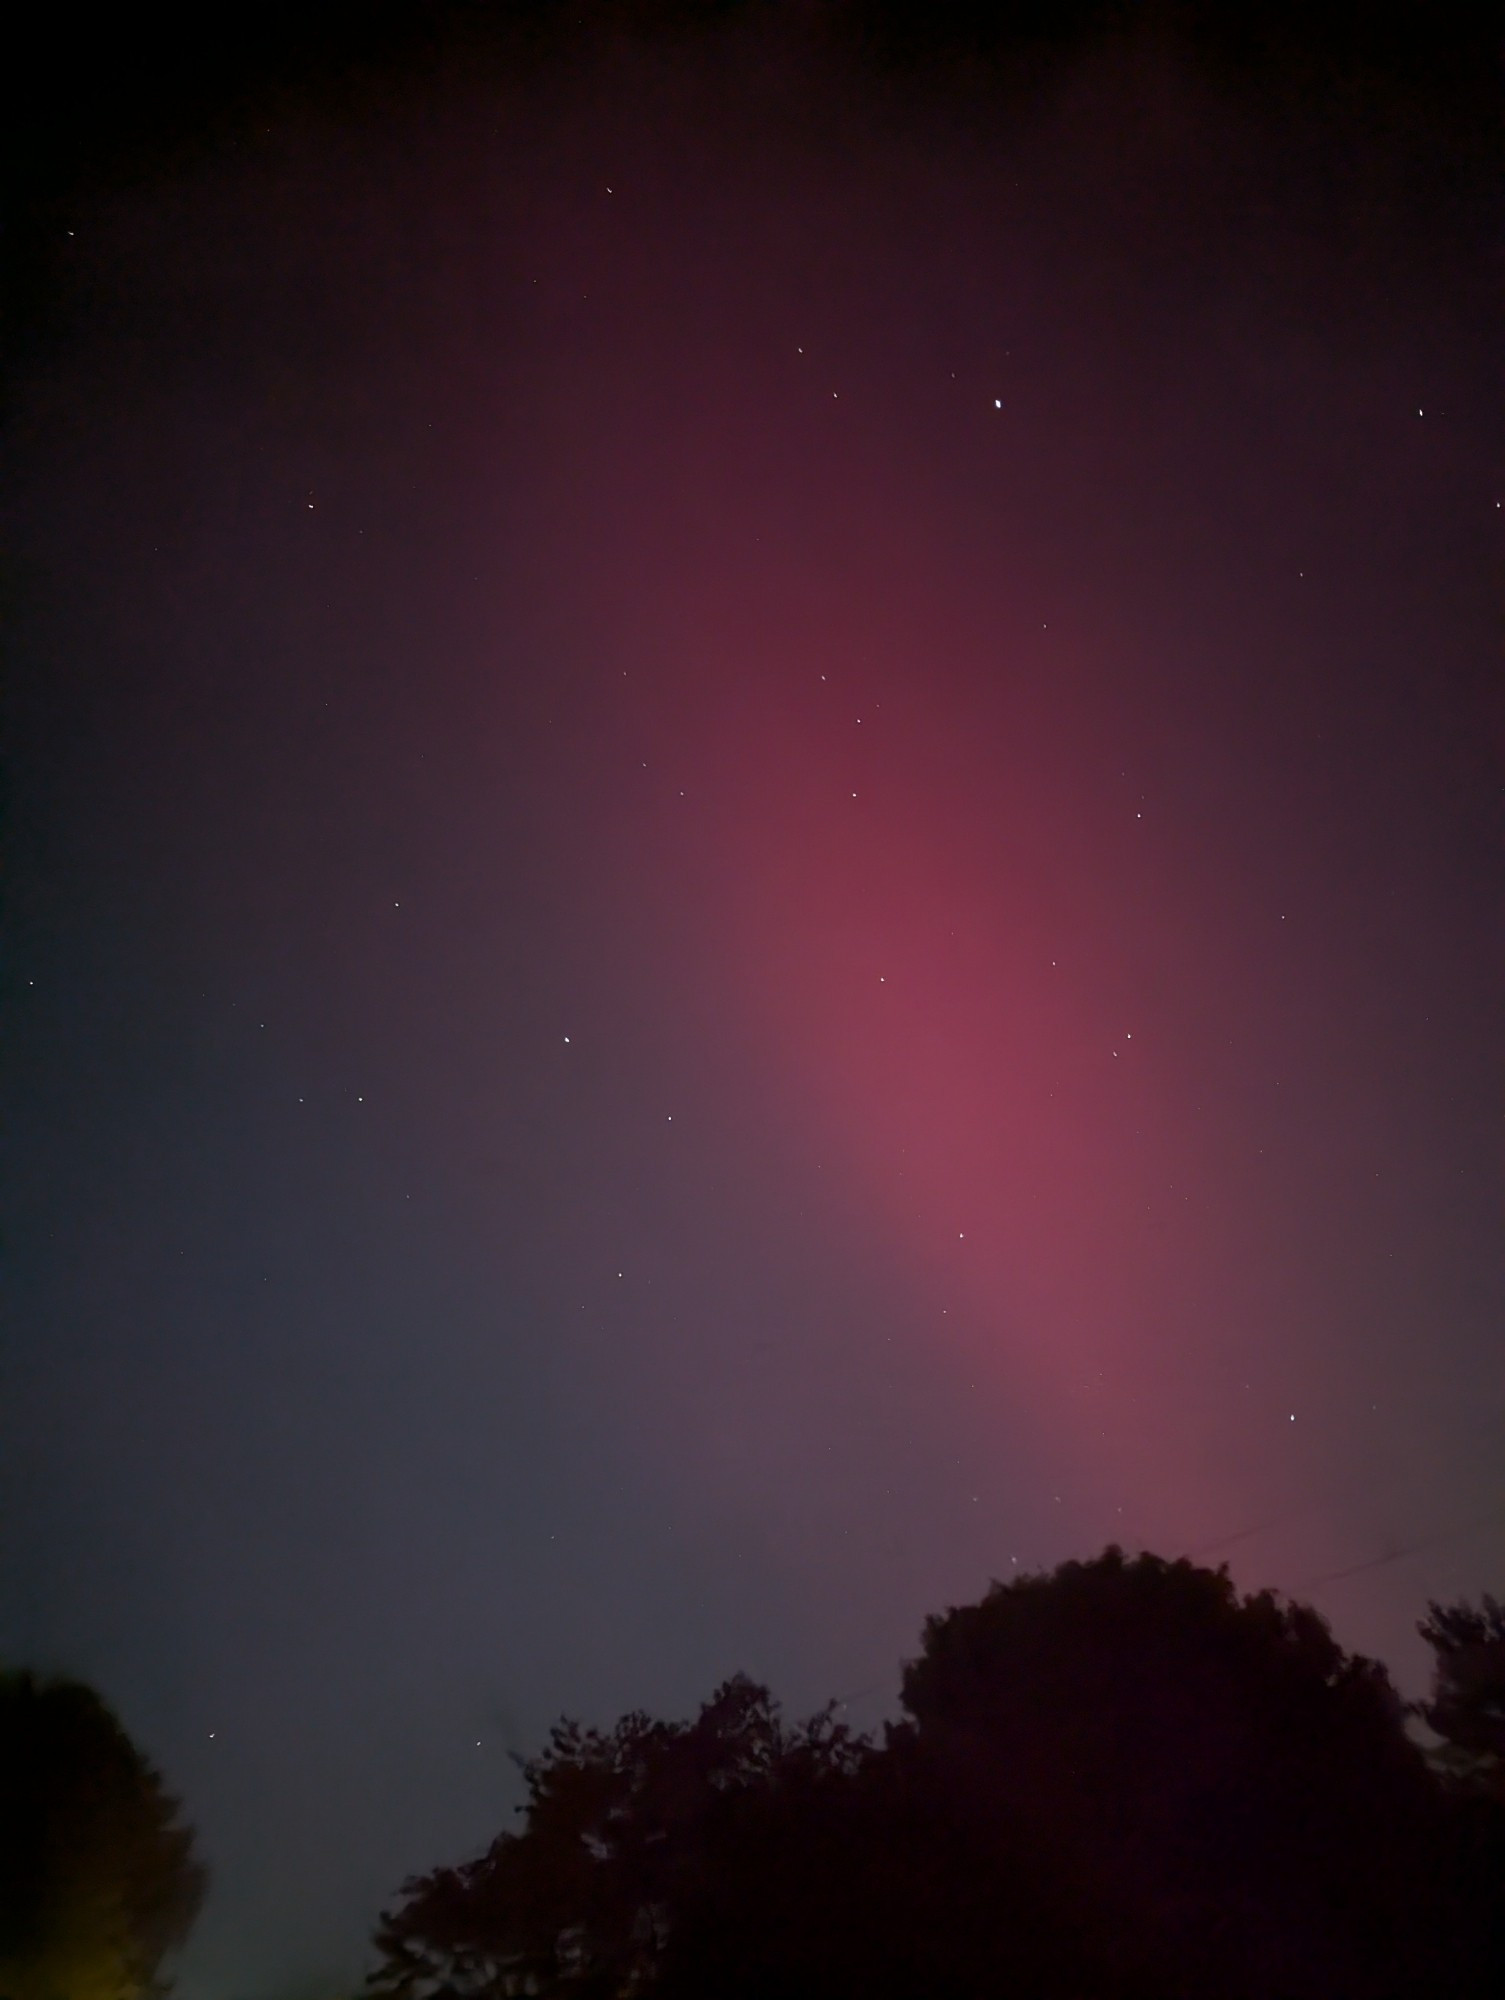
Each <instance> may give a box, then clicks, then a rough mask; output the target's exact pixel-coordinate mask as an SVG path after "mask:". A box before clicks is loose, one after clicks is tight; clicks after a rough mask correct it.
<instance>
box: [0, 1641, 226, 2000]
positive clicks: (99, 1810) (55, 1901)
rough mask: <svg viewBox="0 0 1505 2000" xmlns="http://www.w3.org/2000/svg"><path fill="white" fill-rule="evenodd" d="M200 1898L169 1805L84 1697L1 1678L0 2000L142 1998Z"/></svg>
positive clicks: (187, 1848)
mask: <svg viewBox="0 0 1505 2000" xmlns="http://www.w3.org/2000/svg"><path fill="white" fill-rule="evenodd" d="M203 1893H204V1875H203V1871H202V1869H201V1868H200V1867H199V1866H198V1864H197V1862H196V1861H195V1860H194V1857H193V1836H192V1834H191V1832H190V1831H189V1829H188V1828H187V1827H186V1826H184V1825H183V1824H182V1823H181V1822H180V1820H179V1818H178V1805H177V1801H176V1800H175V1799H173V1798H171V1797H170V1796H169V1795H168V1793H167V1792H166V1791H165V1790H164V1788H163V1785H162V1781H161V1779H160V1778H159V1776H158V1775H157V1773H156V1772H155V1771H154V1770H153V1769H152V1767H151V1765H150V1764H149V1763H148V1762H147V1761H146V1759H145V1758H144V1757H143V1756H142V1755H141V1752H140V1751H139V1750H138V1749H137V1748H136V1746H135V1745H134V1744H133V1743H132V1741H131V1739H130V1738H129V1736H127V1734H126V1733H125V1731H124V1729H122V1727H121V1726H120V1724H119V1722H118V1721H117V1720H116V1719H115V1717H114V1716H113V1715H112V1714H111V1712H110V1710H109V1709H108V1708H107V1707H106V1706H105V1704H104V1702H103V1701H101V1699H100V1698H99V1696H98V1695H97V1694H95V1693H94V1691H93V1690H92V1689H91V1688H88V1687H84V1686H82V1685H81V1684H79V1683H78V1682H76V1681H67V1680H39V1679H37V1678H35V1677H34V1676H33V1675H31V1674H27V1673H14V1672H12V1673H0V2000H141V1996H146V1995H151V1994H155V1993H159V1992H161V1991H163V1990H164V1989H163V1986H162V1984H161V1982H160V1977H159V1975H160V1970H161V1966H162V1961H163V1959H164V1958H165V1957H166V1955H167V1954H168V1952H170V1951H171V1950H173V1949H174V1948H175V1947H176V1946H178V1945H180V1944H181V1943H182V1942H183V1940H184V1938H185V1937H186V1936H187V1934H188V1932H189V1929H190V1928H191V1926H192V1924H193V1920H194V1918H195V1916H196V1915H197V1913H198V1909H199V1904H200V1902H201V1901H202V1898H203Z"/></svg>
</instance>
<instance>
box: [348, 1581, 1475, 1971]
mask: <svg viewBox="0 0 1505 2000" xmlns="http://www.w3.org/2000/svg"><path fill="white" fill-rule="evenodd" d="M901 1705H902V1710H903V1715H902V1719H901V1720H899V1721H898V1722H896V1723H894V1724H891V1725H890V1726H889V1727H888V1728H887V1729H886V1730H885V1732H884V1734H883V1737H882V1740H881V1741H879V1742H872V1741H869V1740H867V1739H859V1738H854V1737H853V1736H851V1735H850V1734H848V1732H847V1731H846V1730H845V1729H844V1728H842V1727H841V1726H840V1725H839V1724H838V1723H837V1722H836V1721H835V1720H834V1718H833V1715H832V1714H831V1712H829V1711H828V1712H826V1713H825V1714H823V1715H821V1716H818V1717H817V1718H815V1720H814V1721H813V1722H810V1723H807V1724H805V1725H803V1726H802V1727H800V1728H793V1729H792V1728H787V1727H786V1726H785V1725H784V1724H783V1723H782V1721H781V1720H780V1718H779V1714H778V1710H777V1708H776V1706H775V1705H774V1703H773V1702H772V1700H771V1698H770V1697H769V1695H768V1693H767V1691H766V1690H765V1689H763V1688H760V1687H755V1686H754V1685H753V1684H752V1683H750V1682H747V1681H743V1680H737V1681H733V1682H730V1683H728V1684H727V1686H726V1687H724V1688H722V1689H721V1690H720V1691H719V1692H718V1693H717V1694H716V1696H715V1697H714V1698H713V1699H712V1700H711V1702H709V1703H708V1704H707V1705H706V1707H705V1708H704V1709H703V1710H702V1711H701V1714H700V1716H699V1717H698V1718H697V1719H696V1720H695V1721H694V1722H693V1723H689V1724H668V1723H661V1722H654V1721H652V1720H650V1719H649V1718H648V1717H646V1716H643V1715H634V1716H629V1717H627V1718H626V1719H625V1720H624V1721H623V1722H621V1723H619V1724H618V1725H617V1728H616V1729H615V1730H614V1731H612V1732H610V1733H609V1734H602V1733H600V1732H596V1731H590V1730H583V1729H581V1728H579V1727H578V1726H577V1725H575V1724H572V1723H563V1724H561V1725H560V1726H559V1727H558V1728H557V1729H556V1730H555V1732H554V1735H553V1737H552V1738H551V1741H550V1744H549V1748H548V1749H547V1751H546V1752H545V1753H544V1755H543V1756H542V1757H541V1758H539V1759H538V1760H537V1761H536V1762H535V1763H533V1764H531V1765H529V1766H528V1767H527V1770H526V1777H527V1792H528V1795H527V1800H526V1804H525V1807H524V1808H523V1811H524V1821H523V1825H522V1828H521V1830H520V1831H517V1832H512V1833H505V1834H503V1835H502V1836H501V1837H500V1838H499V1839H498V1840H497V1841H495V1842H494V1843H493V1845H492V1847H491V1848H490V1849H489V1851H488V1852H487V1853H486V1854H485V1855H484V1856H483V1857H482V1858H481V1859H480V1860H479V1861H476V1862H473V1863H470V1864H468V1865H466V1866H462V1867H459V1868H449V1869H439V1870H437V1871H436V1872H435V1873H433V1874H431V1875H427V1876H423V1877H421V1878H419V1879H417V1880H414V1881H411V1882H409V1883H408V1884H407V1885H406V1886H405V1889H404V1891H403V1896H402V1899H401V1901H400V1902H399V1904H398V1905H397V1907H396V1908H395V1909H393V1910H392V1911H389V1912H388V1913H387V1914H386V1915H385V1916H384V1917H383V1919H382V1921H381V1925H380V1928H379V1930H378V1933H377V1940H376V1943H377V1949H378V1953H379V1963H378V1967H377V1970H376V1971H375V1973H374V1974H373V1976H372V1984H373V1986H374V1987H375V1988H376V1989H377V1991H378V1992H379V1993H382V1994H389V1995H392V1996H394V2000H399V1996H400V2000H427V1996H429V1995H435V1996H438V1995H443V1996H446V2000H472V1996H474V2000H482V1996H486V2000H504V1996H508V1995H512V1994H522V1993H534V1994H539V1995H544V1996H551V1995H558V1996H563V1995H572V1996H581V2000H584V1997H585V1996H589V2000H608V1997H610V2000H617V1996H627V1995H647V1994H652V1995H654V1996H657V2000H817V1996H819V2000H846V1996H850V2000H858V1996H861V2000H984V1996H987V1997H988V2000H995V1996H1005V1995H1017V1996H1020V2000H1422V1996H1428V2000H1431V1997H1432V1996H1437V1995H1440V1994H1444V1993H1450V1994H1455V1995H1456V1994H1462V1993H1464V1992H1470V1993H1472V1992H1474V1991H1479V1992H1483V1991H1484V1990H1487V1989H1486V1987H1485V1986H1484V1985H1483V1984H1481V1983H1479V1980H1478V1979H1477V1978H1476V1976H1475V1975H1476V1973H1477V1970H1478V1954H1479V1953H1480V1951H1482V1950H1483V1949H1484V1944H1483V1942H1482V1940H1483V1939H1484V1937H1485V1931H1486V1930H1487V1926H1485V1925H1481V1924H1480V1922H1478V1921H1476V1910H1475V1902H1476V1901H1477V1896H1478V1895H1480V1894H1482V1893H1483V1889H1482V1887H1481V1884H1482V1882H1483V1875H1482V1874H1481V1873H1480V1869H1482V1868H1483V1866H1484V1862H1483V1860H1482V1859H1480V1857H1483V1856H1484V1855H1485V1848H1484V1847H1481V1846H1480V1845H1479V1844H1478V1843H1477V1841H1476V1842H1475V1844H1474V1847H1473V1848H1472V1849H1471V1850H1470V1851H1471V1853H1472V1854H1473V1855H1474V1857H1475V1860H1476V1861H1478V1863H1479V1865H1478V1867H1476V1868H1475V1869H1474V1874H1473V1875H1472V1876H1470V1878H1469V1882H1468V1884H1467V1885H1466V1886H1465V1887H1464V1888H1460V1886H1459V1885H1460V1881H1461V1880H1462V1877H1461V1876H1460V1875H1459V1864H1460V1859H1461V1856H1462V1850H1461V1849H1460V1846H1459V1843H1458V1839H1457V1837H1456V1829H1455V1826H1454V1823H1453V1821H1452V1820H1450V1818H1449V1808H1448V1803H1447V1799H1446V1795H1445V1793H1444V1791H1443V1789H1442V1787H1441V1786H1440V1785H1439V1783H1438V1781H1437V1778H1436V1776H1435V1774H1434V1772H1433V1771H1432V1769H1431V1768H1430V1766H1429V1765H1428V1763H1427V1760H1426V1759H1425V1758H1424V1757H1423V1755H1422V1754H1421V1752H1420V1750H1419V1748H1418V1747H1417V1746H1416V1745H1415V1744H1414V1743H1413V1742H1412V1740H1411V1739H1410V1737H1409V1736H1408V1734H1407V1731H1406V1713H1405V1708H1404V1704H1403V1703H1402V1702H1401V1701H1400V1699H1399V1698H1398V1696H1397V1695H1396V1693H1395V1691H1394V1689H1393V1688H1392V1687H1391V1685H1390V1682H1389V1679H1388V1677H1387V1676H1386V1674H1385V1671H1384V1669H1383V1668H1382V1667H1380V1666H1379V1665H1377V1664H1376V1663H1375V1662H1373V1661H1371V1660H1367V1659H1364V1658H1361V1657H1358V1656H1355V1655H1351V1654H1348V1653H1345V1652H1344V1650H1343V1649H1342V1648H1341V1647H1340V1646H1339V1645H1338V1644H1337V1643H1336V1641H1335V1640H1334V1639H1333V1637H1332V1635H1331V1633H1330V1632H1329V1630H1328V1628H1327V1626H1326V1625H1325V1624H1324V1622H1323V1621H1322V1619H1321V1618H1320V1617H1319V1616H1318V1615H1317V1613H1316V1612H1314V1611H1312V1610H1310V1609H1309V1608H1307V1607H1305V1606H1302V1605H1296V1604H1289V1603H1286V1602H1283V1601H1282V1600H1280V1599H1277V1598H1276V1597H1274V1596H1272V1595H1270V1594H1268V1593H1265V1594H1261V1595H1258V1596H1253V1597H1241V1596H1240V1595H1239V1594H1238V1593H1237V1591H1236V1590H1235V1589H1234V1587H1233V1585H1232V1583H1231V1582H1230V1580H1229V1578H1228V1576H1227V1574H1226V1572H1225V1571H1221V1570H1218V1571H1213V1570H1207V1569H1203V1568H1198V1567H1197V1566H1195V1565H1194V1564H1192V1563H1190V1562H1166V1561H1163V1560H1161V1559H1160V1558H1158V1557H1154V1556H1140V1557H1138V1558H1136V1559H1132V1560H1131V1559H1129V1558H1127V1557H1125V1556H1124V1555H1123V1554H1122V1553H1121V1552H1120V1551H1119V1550H1117V1549H1113V1548H1110V1549H1108V1550H1107V1551H1105V1553H1104V1554H1103V1555H1101V1556H1100V1557H1098V1558H1097V1559H1095V1560H1094V1561H1091V1562H1078V1563H1068V1564H1065V1565H1064V1566H1063V1567H1062V1568H1060V1569H1058V1570H1056V1571H1055V1572H1053V1573H1052V1574H1050V1575H1043V1576H1031V1577H1025V1578H1022V1579H1020V1580H1018V1581H1016V1582H1012V1583H1009V1584H1007V1585H1003V1584H999V1585H995V1586H994V1587H993V1589H992V1590H990V1591H989V1592H988V1594H987V1595H986V1596H985V1597H984V1598H983V1599H982V1600H981V1601H980V1602H979V1603H976V1604H971V1605H966V1606H962V1607H960V1608H958V1609H954V1610H951V1611H948V1612H946V1613H943V1614H941V1615H938V1616H936V1617H934V1618H932V1619H930V1620H929V1621H928V1623H927V1625H926V1627H925V1631H924V1636H923V1644H922V1648H921V1651H920V1654H919V1657H918V1658H917V1659H915V1660H913V1661H912V1662H910V1664H909V1665H908V1666H907V1667H906V1669H905V1671H904V1676H903V1683H902V1690H901ZM1466 1872H1467V1871H1465V1873H1466ZM1475 1878H1477V1879H1475ZM1470 1899H1474V1900H1470ZM1465 1904H1466V1905H1467V1907H1466V1908H1465Z"/></svg>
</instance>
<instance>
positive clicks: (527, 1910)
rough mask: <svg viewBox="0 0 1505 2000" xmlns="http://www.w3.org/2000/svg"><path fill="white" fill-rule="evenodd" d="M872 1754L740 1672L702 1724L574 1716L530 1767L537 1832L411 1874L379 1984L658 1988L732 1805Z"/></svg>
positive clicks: (390, 1921)
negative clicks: (797, 1714)
mask: <svg viewBox="0 0 1505 2000" xmlns="http://www.w3.org/2000/svg"><path fill="white" fill-rule="evenodd" d="M859 1756H860V1752H859V1750H858V1748H857V1746H856V1745H855V1744H854V1743H853V1741H852V1739H851V1737H850V1735H849V1733H848V1732H847V1731H846V1730H845V1729H844V1728H843V1726H842V1725H841V1724H839V1723H837V1722H835V1721H834V1720H833V1719H832V1717H831V1715H830V1714H829V1713H826V1714H824V1715H821V1716H818V1717H816V1718H815V1719H814V1720H813V1721H811V1722H809V1723H806V1724H805V1725H804V1726H803V1727H801V1728H795V1729H790V1728H787V1727H786V1726H785V1724H784V1723H783V1721H782V1720H781V1718H780V1715H779V1711H778V1708H777V1705H776V1704H775V1703H774V1701H773V1699H772V1697H771V1696H770V1695H769V1693H768V1691H767V1689H766V1688H762V1687H759V1686H757V1685H755V1684H754V1683H753V1682H752V1681H750V1680H747V1679H745V1678H743V1677H741V1676H738V1677H737V1678H735V1679H733V1680H731V1681H728V1682H727V1683H726V1684H725V1685H724V1686H723V1687H721V1688H720V1689H718V1690H717V1692H716V1693H715V1695H713V1696H712V1698H711V1700H710V1701H708V1702H707V1703H706V1704H705V1706H704V1707H703V1708H702V1709H701V1711H700V1714H699V1716H698V1717H697V1718H696V1720H695V1721H694V1722H692V1723H688V1724H684V1723H666V1722H655V1721H653V1720H652V1719H651V1718H649V1717H648V1716H646V1715H642V1714H633V1715H628V1716H625V1717H623V1719H622V1720H621V1721H620V1722H619V1723H618V1724H617V1726H616V1727H615V1729H613V1730H611V1731H610V1732H602V1731H599V1730H594V1729H582V1728H581V1727H580V1725H579V1724H578V1723H574V1722H568V1721H566V1722H561V1723H559V1724H558V1725H556V1727H555V1728H554V1730H553V1731H552V1733H551V1735H550V1738H549V1745H548V1748H547V1750H546V1751H545V1752H544V1753H543V1755H542V1756H541V1757H538V1758H536V1759H534V1760H533V1761H532V1762H531V1763H529V1764H527V1765H525V1766H524V1772H523V1775H524V1780H525V1783H526V1788H527V1798H526V1802H525V1805H524V1806H523V1808H522V1810H523V1812H524V1813H525V1816H526V1817H525V1826H524V1830H523V1831H522V1832H521V1833H520V1834H518V1833H504V1834H502V1835H501V1836H500V1837H499V1838H498V1839H497V1840H495V1841H493V1843H492V1845H491V1846H490V1848H489V1849H488V1850H487V1852H486V1853H485V1855H483V1856H482V1858H481V1859H480V1860H479V1861H475V1862H471V1863H469V1864H467V1865H465V1866H462V1867H459V1868H441V1869H438V1870H436V1871H435V1872H434V1873H432V1874H430V1875H425V1876H422V1877H418V1878H415V1879H414V1880H411V1881H409V1882H408V1883H406V1884H405V1885H404V1889H403V1897H404V1901H403V1903H402V1905H401V1907H400V1908H398V1909H397V1910H395V1911H389V1912H387V1913H386V1914H385V1915H384V1916H383V1917H382V1919H381V1922H380V1925H379V1927H378V1930H377V1937H376V1943H377V1949H378V1952H379V1954H380V1957H381V1963H380V1966H379V1969H378V1970H377V1972H376V1973H375V1974H374V1975H373V1978H372V1982H371V1983H372V1985H373V1986H374V1987H375V1988H376V1989H377V1990H378V1991H379V1992H381V1993H385V1994H390V1995H393V1996H394V2000H421V1996H425V1995H428V1994H437V1993H446V1994H454V1995H472V1994H474V1995H482V1994H485V1995H510V1994H523V1993H528V1994H535V1993H536V1994H549V1995H556V1994H557V1995H566V1994H568V1995H575V1996H581V2000H587V1996H589V2000H594V1996H597V1995H608V1994H626V1993H636V1992H644V1991H647V1990H648V1989H649V1988H650V1987H651V1986H652V1984H653V1982H654V1980H655V1978H656V1977H657V1975H658V1973H659V1972H660V1970H661V1966H662V1961H663V1956H664V1951H665V1947H666V1944H667V1941H668V1936H669V1932H670V1928H671V1926H672V1924H673V1922H674V1918H675V1916H676V1914H677V1913H678V1912H680V1911H681V1910H683V1909H684V1908H685V1907H686V1906H687V1905H688V1904H689V1902H690V1901H691V1900H693V1893H694V1884H695V1881H696V1878H697V1877H698V1876H699V1874H700V1873H701V1871H702V1867H703V1855H704V1852H705V1851H706V1849H707V1848H708V1846H709V1845H710V1844H712V1842H713V1826H714V1822H715V1821H716V1820H717V1819H718V1817H721V1816H724V1814H725V1811H726V1809H727V1807H728V1805H729V1804H730V1803H731V1802H733V1801H735V1800H736V1799H738V1798H739V1797H740V1796H742V1795H744V1794H747V1793H750V1792H753V1791H758V1790H766V1789H768V1788H770V1787H772V1786H773V1785H775V1784H776V1783H780V1782H790V1781H792V1780H793V1779H794V1778H795V1777H796V1776H798V1775H800V1774H804V1775H807V1776H808V1777H811V1778H814V1777H817V1776H820V1775H823V1774H824V1775H827V1776H834V1775H837V1774H841V1773H845V1772H847V1771H849V1770H850V1769H852V1768H854V1766H855V1763H856V1761H857V1760H858V1758H859Z"/></svg>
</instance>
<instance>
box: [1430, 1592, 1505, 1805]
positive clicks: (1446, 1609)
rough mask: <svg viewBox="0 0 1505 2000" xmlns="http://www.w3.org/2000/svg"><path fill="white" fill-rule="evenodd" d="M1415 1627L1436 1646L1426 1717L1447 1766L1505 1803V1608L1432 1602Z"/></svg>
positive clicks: (1491, 1603)
mask: <svg viewBox="0 0 1505 2000" xmlns="http://www.w3.org/2000/svg"><path fill="white" fill-rule="evenodd" d="M1416 1629H1417V1631H1418V1632H1419V1633H1420V1634H1421V1636H1422V1638H1423V1639H1425V1640H1426V1642H1427V1644H1428V1645H1429V1646H1430V1647H1431V1648H1432V1691H1431V1696H1430V1699H1429V1700H1427V1701H1425V1702H1423V1703H1422V1706H1421V1713H1422V1716H1423V1718H1424V1719H1425V1721H1426V1722H1427V1724H1428V1725H1429V1727H1430V1728H1432V1729H1434V1730H1435V1731H1436V1732H1437V1734H1438V1736H1439V1737H1440V1738H1441V1739H1442V1742H1443V1744H1444V1745H1445V1746H1446V1749H1445V1753H1444V1758H1443V1762H1444V1766H1445V1768H1446V1769H1447V1770H1448V1772H1449V1775H1450V1776H1452V1777H1453V1778H1454V1779H1455V1780H1457V1781H1458V1782H1460V1783H1462V1784H1463V1785H1465V1786H1468V1787H1470V1788H1473V1789H1477V1790H1479V1791H1482V1792H1487V1793H1490V1794H1492V1795H1493V1796H1494V1797H1495V1798H1496V1799H1498V1800H1499V1802H1500V1803H1501V1804H1502V1805H1505V1605H1502V1604H1499V1603H1497V1602H1496V1600H1495V1599H1494V1598H1492V1597H1485V1598H1483V1599H1481V1601H1480V1602H1479V1603H1478V1604H1477V1605H1475V1604H1469V1603H1467V1602H1464V1603H1459V1604H1450V1605H1442V1604H1435V1603H1434V1604H1429V1605H1428V1606H1427V1616H1426V1617H1425V1618H1424V1619H1423V1620H1422V1622H1421V1623H1420V1624H1419V1625H1418V1626H1417V1628H1416Z"/></svg>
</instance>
